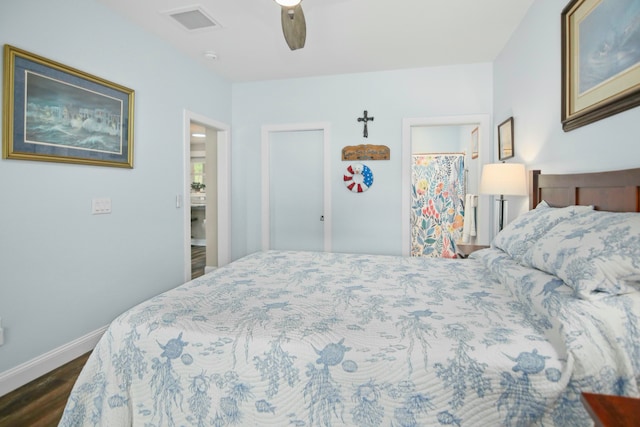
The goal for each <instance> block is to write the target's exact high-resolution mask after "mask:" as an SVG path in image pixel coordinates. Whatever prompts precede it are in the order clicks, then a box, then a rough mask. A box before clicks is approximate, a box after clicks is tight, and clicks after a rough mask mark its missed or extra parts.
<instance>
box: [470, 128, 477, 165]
mask: <svg viewBox="0 0 640 427" xmlns="http://www.w3.org/2000/svg"><path fill="white" fill-rule="evenodd" d="M471 158H472V159H477V158H478V128H475V129H474V130H472V131H471Z"/></svg>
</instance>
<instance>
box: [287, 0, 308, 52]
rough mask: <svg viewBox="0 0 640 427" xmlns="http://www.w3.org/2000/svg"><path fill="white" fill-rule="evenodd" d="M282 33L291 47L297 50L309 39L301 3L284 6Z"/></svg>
mask: <svg viewBox="0 0 640 427" xmlns="http://www.w3.org/2000/svg"><path fill="white" fill-rule="evenodd" d="M282 34H284V39H285V40H286V41H287V44H288V45H289V49H291V50H296V49H301V48H303V47H304V42H305V41H306V39H307V23H306V22H305V20H304V12H302V6H301V5H300V4H298V5H297V6H294V7H284V6H283V7H282Z"/></svg>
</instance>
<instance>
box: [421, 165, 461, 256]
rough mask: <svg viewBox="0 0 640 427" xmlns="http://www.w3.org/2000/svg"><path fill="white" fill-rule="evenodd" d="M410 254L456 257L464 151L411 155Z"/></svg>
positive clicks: (459, 234) (459, 232)
mask: <svg viewBox="0 0 640 427" xmlns="http://www.w3.org/2000/svg"><path fill="white" fill-rule="evenodd" d="M411 175H412V180H411V197H412V200H411V256H424V257H444V258H456V249H455V242H457V241H459V240H460V238H461V236H462V228H463V225H464V224H463V222H464V221H463V220H464V191H465V190H464V154H414V155H413V161H412V166H411Z"/></svg>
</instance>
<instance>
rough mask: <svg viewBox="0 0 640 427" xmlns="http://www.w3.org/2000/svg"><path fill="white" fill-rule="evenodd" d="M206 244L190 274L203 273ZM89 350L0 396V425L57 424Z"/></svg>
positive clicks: (197, 250)
mask: <svg viewBox="0 0 640 427" xmlns="http://www.w3.org/2000/svg"><path fill="white" fill-rule="evenodd" d="M205 255H206V254H205V247H203V246H192V247H191V277H192V278H193V279H195V278H196V277H200V276H202V275H203V274H204V266H205ZM89 354H90V353H86V354H84V355H82V356H80V357H78V358H77V359H75V360H72V361H71V362H69V363H67V364H66V365H63V366H61V367H59V368H58V369H55V370H53V371H51V372H49V373H48V374H45V375H43V376H41V377H40V378H37V379H35V380H33V381H31V382H30V383H29V384H25V385H24V386H22V387H20V388H18V389H17V390H14V391H12V392H11V393H8V394H6V395H4V396H0V427H52V426H53V427H54V426H57V425H58V422H59V421H60V418H61V417H62V412H63V411H64V407H65V405H66V403H67V399H68V397H69V393H71V389H72V388H73V384H74V383H75V381H76V378H77V377H78V375H79V374H80V371H81V370H82V367H83V366H84V364H85V363H86V361H87V359H88V357H89Z"/></svg>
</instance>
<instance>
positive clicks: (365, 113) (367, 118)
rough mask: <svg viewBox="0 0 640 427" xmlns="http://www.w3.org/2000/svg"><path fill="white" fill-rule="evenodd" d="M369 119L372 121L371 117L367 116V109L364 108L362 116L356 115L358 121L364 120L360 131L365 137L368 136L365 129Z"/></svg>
mask: <svg viewBox="0 0 640 427" xmlns="http://www.w3.org/2000/svg"><path fill="white" fill-rule="evenodd" d="M369 120H371V121H373V117H368V116H367V110H364V117H358V121H359V122H364V131H363V132H362V136H363V137H365V138H368V137H369V131H368V130H367V122H368V121H369Z"/></svg>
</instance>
